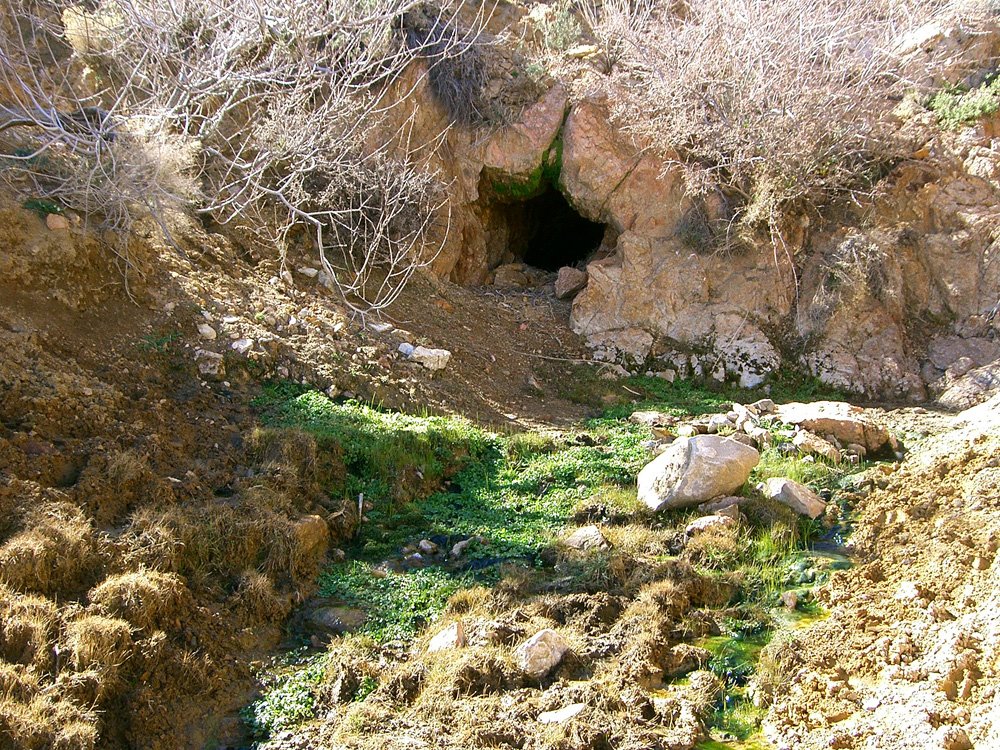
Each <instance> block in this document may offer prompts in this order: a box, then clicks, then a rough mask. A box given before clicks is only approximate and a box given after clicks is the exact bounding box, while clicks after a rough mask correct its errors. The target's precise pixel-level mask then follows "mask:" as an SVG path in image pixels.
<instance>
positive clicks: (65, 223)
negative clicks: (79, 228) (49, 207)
mask: <svg viewBox="0 0 1000 750" xmlns="http://www.w3.org/2000/svg"><path fill="white" fill-rule="evenodd" d="M45 226H47V227H48V228H49V229H50V230H51V231H53V232H65V231H66V230H67V229H69V226H70V223H69V219H67V218H66V217H65V216H60V215H59V214H48V215H47V216H46V217H45Z"/></svg>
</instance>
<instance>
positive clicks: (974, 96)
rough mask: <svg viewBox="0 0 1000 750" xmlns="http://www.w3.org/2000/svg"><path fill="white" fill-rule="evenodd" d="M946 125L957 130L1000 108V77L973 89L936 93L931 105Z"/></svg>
mask: <svg viewBox="0 0 1000 750" xmlns="http://www.w3.org/2000/svg"><path fill="white" fill-rule="evenodd" d="M929 107H930V109H931V111H933V112H934V113H935V114H936V115H937V118H938V122H939V123H941V124H942V125H943V126H944V127H946V128H949V129H951V130H955V129H957V128H959V127H961V126H963V125H966V124H968V123H970V122H975V121H976V120H978V119H980V118H982V117H987V116H989V115H992V114H994V113H995V112H997V111H998V110H1000V77H994V78H993V80H991V81H989V82H987V83H984V84H982V85H981V86H979V87H977V88H974V89H972V90H971V91H970V90H968V89H965V90H963V89H960V88H956V89H950V90H946V91H940V92H938V93H937V94H935V95H934V98H933V99H931V101H930V105H929Z"/></svg>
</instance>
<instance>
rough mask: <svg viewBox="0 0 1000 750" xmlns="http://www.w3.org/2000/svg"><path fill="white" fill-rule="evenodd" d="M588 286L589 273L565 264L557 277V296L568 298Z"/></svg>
mask: <svg viewBox="0 0 1000 750" xmlns="http://www.w3.org/2000/svg"><path fill="white" fill-rule="evenodd" d="M585 286H587V273H586V271H581V270H580V269H579V268H573V267H572V266H563V267H562V268H560V269H559V275H558V276H557V277H556V297H558V298H559V299H567V298H568V297H572V296H573V295H575V294H576V293H577V292H579V291H580V290H581V289H583V288H584V287H585Z"/></svg>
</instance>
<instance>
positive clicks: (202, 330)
mask: <svg viewBox="0 0 1000 750" xmlns="http://www.w3.org/2000/svg"><path fill="white" fill-rule="evenodd" d="M198 335H199V336H201V337H202V338H203V339H206V340H207V341H215V338H216V337H217V336H218V334H217V333H216V332H215V329H214V328H212V326H210V325H209V324H208V323H199V324H198Z"/></svg>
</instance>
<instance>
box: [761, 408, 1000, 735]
mask: <svg viewBox="0 0 1000 750" xmlns="http://www.w3.org/2000/svg"><path fill="white" fill-rule="evenodd" d="M998 415H1000V401H997V399H995V398H994V399H993V401H992V402H989V403H987V404H984V405H983V406H982V407H977V409H974V410H972V411H971V412H969V413H966V414H965V415H964V416H963V415H959V416H958V417H957V418H956V420H957V421H956V425H955V426H953V427H952V428H951V429H949V430H948V431H946V432H944V433H943V434H940V435H938V436H936V437H934V438H933V439H932V440H930V441H927V442H925V444H924V446H923V448H922V450H919V451H917V453H916V454H915V455H913V456H912V457H911V458H910V459H908V460H907V461H905V462H904V463H903V464H902V465H901V466H899V467H898V468H897V469H896V470H895V471H891V472H890V473H883V472H881V471H876V472H874V476H873V482H874V484H875V486H876V489H875V491H874V492H873V493H872V494H870V495H869V496H868V497H867V498H866V500H865V502H864V503H863V504H862V505H861V506H860V508H859V510H858V516H857V520H856V530H855V532H854V535H853V538H852V542H851V544H852V547H853V548H854V552H855V556H856V559H857V561H858V563H859V564H858V565H857V567H855V568H854V569H852V570H849V571H843V572H839V573H836V574H835V575H834V577H833V578H832V579H831V581H830V583H829V584H828V585H827V586H826V587H824V588H822V589H820V591H819V597H820V600H821V601H823V602H824V604H825V605H826V606H827V607H828V608H829V611H830V616H829V617H828V618H827V619H825V620H823V621H822V622H819V623H817V624H815V625H813V626H812V627H811V628H810V629H808V630H806V631H803V632H801V633H800V634H798V635H797V636H796V638H795V639H794V642H792V643H790V644H789V643H784V644H772V646H770V647H769V648H768V650H766V651H765V654H764V657H765V658H764V662H765V663H766V664H767V669H766V670H765V671H766V672H768V673H769V674H770V675H771V680H770V682H771V683H772V684H770V685H769V686H767V685H765V687H766V688H767V689H766V690H765V693H770V694H772V695H773V696H774V697H773V701H774V705H773V707H772V708H771V711H770V714H769V717H768V719H767V721H766V722H765V730H766V735H767V737H768V738H769V739H770V740H771V741H772V742H774V744H775V746H776V747H778V748H793V747H794V748H829V747H836V748H861V747H874V746H877V747H879V748H884V749H885V750H897V749H899V750H902V749H903V748H914V749H916V748H931V747H933V748H944V749H946V750H959V749H960V748H971V747H984V748H985V747H994V746H997V745H998V743H1000V734H998V731H1000V722H998V721H997V719H998V712H997V706H998V703H997V700H998V695H1000V692H998V688H1000V681H998V678H997V674H998V672H997V664H998V657H1000V651H998V646H1000V615H998V613H997V611H996V602H997V601H998V600H1000V588H998V581H1000V578H998V576H997V574H996V571H997V564H998V563H997V550H998V547H1000V516H998V513H997V511H998V508H1000V438H998V435H1000V432H998V428H1000V419H998ZM922 422H923V423H925V422H926V420H920V419H918V420H917V423H922ZM766 681H767V680H765V682H766ZM776 681H777V682H779V683H780V686H779V685H776V684H774V683H775V682H776ZM769 700H771V699H769Z"/></svg>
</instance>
